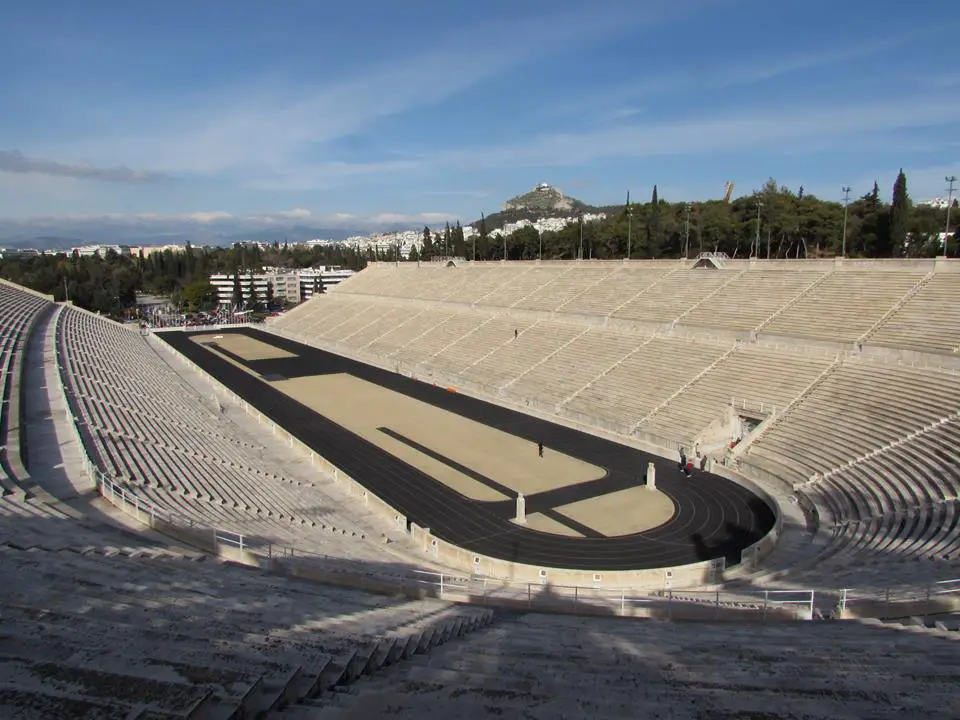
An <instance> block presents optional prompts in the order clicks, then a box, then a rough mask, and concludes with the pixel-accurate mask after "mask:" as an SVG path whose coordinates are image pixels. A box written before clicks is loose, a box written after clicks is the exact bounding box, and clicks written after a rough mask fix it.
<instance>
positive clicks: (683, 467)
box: [677, 447, 707, 477]
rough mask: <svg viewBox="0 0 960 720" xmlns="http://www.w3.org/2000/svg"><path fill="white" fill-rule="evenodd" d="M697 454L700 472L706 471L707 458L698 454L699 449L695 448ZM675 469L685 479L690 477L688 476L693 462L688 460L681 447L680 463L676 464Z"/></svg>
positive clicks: (691, 470) (690, 459)
mask: <svg viewBox="0 0 960 720" xmlns="http://www.w3.org/2000/svg"><path fill="white" fill-rule="evenodd" d="M695 452H696V454H697V464H698V465H699V467H700V470H701V471H706V469H707V456H706V455H701V454H700V448H699V447H697V448H696V450H695ZM677 467H678V468H679V469H680V472H682V473H683V474H684V475H686V476H687V477H690V474H691V473H692V472H693V467H694V461H693V459H692V458H688V457H687V454H686V452H685V451H684V449H683V448H682V447H681V448H680V462H678V463H677Z"/></svg>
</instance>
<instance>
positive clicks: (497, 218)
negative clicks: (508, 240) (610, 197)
mask: <svg viewBox="0 0 960 720" xmlns="http://www.w3.org/2000/svg"><path fill="white" fill-rule="evenodd" d="M578 211H583V212H585V213H589V212H597V208H595V207H593V206H592V205H587V204H586V203H585V202H582V201H580V200H577V199H576V198H574V197H570V196H569V195H564V194H563V191H561V190H560V189H559V188H555V187H553V186H552V185H548V184H547V183H540V184H539V185H537V186H536V187H534V188H533V189H532V190H530V191H529V192H525V193H522V194H520V195H517V196H516V197H513V198H510V199H509V200H507V201H506V202H505V203H503V206H502V207H501V208H500V212H497V213H493V214H491V215H487V217H486V221H487V227H488V228H497V227H503V226H504V225H506V224H507V223H512V222H517V221H518V220H539V219H540V218H546V217H573V216H574V215H576V213H577V212H578ZM479 225H480V221H479V220H476V221H474V222H472V223H471V226H473V227H476V228H479Z"/></svg>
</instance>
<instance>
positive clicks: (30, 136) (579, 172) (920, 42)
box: [0, 0, 960, 225]
mask: <svg viewBox="0 0 960 720" xmlns="http://www.w3.org/2000/svg"><path fill="white" fill-rule="evenodd" d="M958 20H960V6H958V5H957V4H956V3H950V2H943V1H942V0H917V1H916V2H912V3H904V2H902V1H900V2H891V1H889V0H871V1H869V2H867V1H866V0H847V1H846V2H843V3H839V2H835V1H833V2H827V1H826V0H808V1H806V2H803V3H795V2H770V1H769V0H767V1H765V2H763V1H761V0H669V1H661V0H652V1H646V0H634V1H633V2H622V1H616V0H597V1H596V2H594V3H583V2H571V1H569V0H553V1H551V2H547V1H541V0H536V1H532V2H509V3H508V2H505V1H504V0H486V1H485V2H483V3H474V2H471V3H466V2H460V3H448V4H442V3H438V2H436V1H433V2H426V1H425V0H405V1H404V2H399V1H394V0H368V1H367V2H364V3H346V2H339V1H337V0H329V1H323V2H321V1H320V0H312V1H308V0H283V2H270V3H268V2H252V1H247V2H244V1H243V0H233V1H231V2H225V1H221V0H193V2H189V3H188V2H183V1H181V0H163V1H162V2H160V1H158V0H138V1H137V2H129V0H127V1H121V0H93V1H91V2H77V1H76V0H59V1H56V0H12V1H11V2H8V3H7V4H5V6H4V22H3V24H2V26H0V66H2V67H4V68H5V71H4V72H3V73H0V107H2V108H3V111H2V112H0V218H21V219H23V218H31V217H39V216H65V217H67V216H69V217H76V216H98V215H106V214H110V215H122V216H136V217H138V218H140V219H141V220H142V221H143V222H150V220H151V219H153V218H168V217H177V218H189V219H193V220H196V221H198V222H215V221H216V219H217V218H221V217H226V216H228V215H229V216H231V217H234V218H236V217H238V216H250V217H251V218H253V217H260V218H264V217H279V218H290V219H301V220H308V219H309V220H312V221H317V222H319V221H325V222H333V221H336V222H339V223H340V224H341V225H342V224H350V223H356V224H358V225H362V224H363V223H365V222H374V221H375V220H383V219H385V218H389V219H390V221H395V222H397V223H400V224H403V223H405V222H407V221H409V223H410V224H411V225H417V224H419V223H422V221H423V220H425V219H426V220H436V219H440V218H444V217H451V218H461V219H463V220H465V221H470V220H473V219H475V218H476V217H478V216H479V214H480V212H481V211H485V212H487V213H490V212H492V211H495V210H497V209H498V208H499V205H500V204H501V203H502V202H503V200H505V199H507V198H509V197H511V196H513V195H516V194H518V193H520V192H524V191H526V190H527V189H529V188H530V187H532V186H533V185H534V184H535V183H537V182H541V181H546V182H550V183H552V184H554V185H556V186H558V187H560V188H561V189H563V190H565V191H566V192H567V193H569V194H571V195H574V196H577V197H579V198H581V199H583V200H585V201H587V202H590V203H594V204H607V203H614V202H619V201H621V200H622V199H623V197H624V195H625V193H626V191H627V189H630V190H631V191H632V195H633V197H635V198H644V199H645V198H647V197H648V196H649V194H650V190H651V188H652V186H653V184H654V183H656V184H658V185H659V189H660V196H661V197H663V198H666V199H668V200H685V199H706V198H711V197H718V196H720V195H721V194H722V192H723V183H724V181H726V180H733V181H734V182H735V183H736V186H737V189H736V192H737V193H738V194H740V193H748V192H750V190H751V189H753V188H756V187H759V186H760V185H761V184H762V183H763V182H764V180H766V178H768V177H770V176H773V177H775V178H776V179H777V180H778V181H779V182H782V183H786V184H789V185H792V186H794V187H796V186H798V185H801V184H802V185H804V187H805V188H806V189H807V191H809V192H814V193H816V194H818V195H821V196H825V197H826V196H829V197H836V198H839V197H840V195H841V193H840V187H841V185H844V184H850V185H852V186H853V188H854V192H855V193H858V194H862V193H864V192H866V191H867V190H868V189H869V186H870V185H871V184H872V182H873V180H874V179H877V180H878V181H879V182H880V183H881V189H882V191H883V192H884V193H885V194H886V193H888V192H889V189H890V187H891V186H892V183H893V178H894V175H895V174H896V171H897V169H898V168H900V167H901V166H902V167H903V168H904V169H905V170H906V171H907V173H908V183H909V187H910V190H911V195H912V196H913V197H915V198H917V199H923V198H926V197H932V196H936V195H943V194H944V184H945V183H944V181H943V177H944V175H947V174H955V173H956V171H957V170H960V138H958V136H957V127H960V92H958V91H960V64H958V63H957V61H956V57H955V53H954V50H953V49H954V48H955V47H956V28H957V27H960V24H958ZM11 70H12V71H11Z"/></svg>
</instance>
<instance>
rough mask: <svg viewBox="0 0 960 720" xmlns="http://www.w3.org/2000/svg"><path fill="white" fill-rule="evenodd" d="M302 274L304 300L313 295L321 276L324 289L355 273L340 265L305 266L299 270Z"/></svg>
mask: <svg viewBox="0 0 960 720" xmlns="http://www.w3.org/2000/svg"><path fill="white" fill-rule="evenodd" d="M297 272H298V274H299V276H300V297H301V298H302V299H304V300H306V299H307V298H310V297H313V288H314V285H315V284H316V283H317V279H318V278H319V279H320V280H321V281H322V282H323V287H324V289H326V288H329V287H330V286H331V285H336V284H337V283H341V282H343V281H344V280H346V279H347V278H348V277H350V276H351V275H353V274H354V272H353V270H346V269H344V268H338V267H317V268H303V269H302V270H298V271H297Z"/></svg>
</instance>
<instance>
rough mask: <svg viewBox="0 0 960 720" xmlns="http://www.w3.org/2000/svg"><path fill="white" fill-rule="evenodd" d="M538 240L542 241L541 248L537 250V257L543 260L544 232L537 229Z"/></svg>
mask: <svg viewBox="0 0 960 720" xmlns="http://www.w3.org/2000/svg"><path fill="white" fill-rule="evenodd" d="M537 240H538V241H539V242H540V250H539V251H538V252H537V259H538V260H539V261H540V262H543V233H542V232H540V231H539V230H537Z"/></svg>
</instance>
